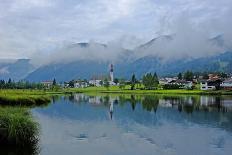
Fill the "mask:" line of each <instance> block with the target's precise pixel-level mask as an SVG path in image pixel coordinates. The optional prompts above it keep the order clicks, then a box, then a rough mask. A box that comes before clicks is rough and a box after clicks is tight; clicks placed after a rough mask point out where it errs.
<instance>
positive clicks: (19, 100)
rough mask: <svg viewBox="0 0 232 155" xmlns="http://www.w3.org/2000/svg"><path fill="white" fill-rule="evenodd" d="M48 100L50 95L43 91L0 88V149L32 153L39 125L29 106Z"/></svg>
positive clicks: (35, 144)
mask: <svg viewBox="0 0 232 155" xmlns="http://www.w3.org/2000/svg"><path fill="white" fill-rule="evenodd" d="M50 101H51V96H50V95H48V94H47V93H46V92H44V91H39V90H0V150H6V152H9V150H10V151H13V150H15V152H17V153H18V152H22V154H34V153H35V152H36V150H37V142H38V132H39V129H38V128H39V126H38V124H37V123H36V122H35V121H34V120H33V117H32V115H31V113H30V111H29V108H32V107H35V106H44V105H48V104H49V103H50ZM7 148H9V149H7Z"/></svg>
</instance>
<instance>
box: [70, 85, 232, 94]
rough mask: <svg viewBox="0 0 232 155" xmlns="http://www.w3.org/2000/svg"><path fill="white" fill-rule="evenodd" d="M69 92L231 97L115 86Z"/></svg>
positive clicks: (200, 91) (222, 92)
mask: <svg viewBox="0 0 232 155" xmlns="http://www.w3.org/2000/svg"><path fill="white" fill-rule="evenodd" d="M66 91H69V92H77V93H90V92H92V93H118V94H149V95H155V94H171V95H175V94H176V95H178V94H186V95H232V91H225V90H217V91H216V90H212V91H205V90H185V89H176V90H138V89H137V90H129V89H123V90H122V89H119V87H117V86H112V87H109V88H108V89H107V88H105V87H87V88H69V89H66Z"/></svg>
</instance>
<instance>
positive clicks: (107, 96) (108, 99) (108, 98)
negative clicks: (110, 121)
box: [103, 95, 110, 106]
mask: <svg viewBox="0 0 232 155" xmlns="http://www.w3.org/2000/svg"><path fill="white" fill-rule="evenodd" d="M109 102H110V96H109V95H106V96H104V97H103V104H104V105H105V106H107V105H108V104H109Z"/></svg>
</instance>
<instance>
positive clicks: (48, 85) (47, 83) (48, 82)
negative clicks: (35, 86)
mask: <svg viewBox="0 0 232 155" xmlns="http://www.w3.org/2000/svg"><path fill="white" fill-rule="evenodd" d="M41 84H42V85H43V86H44V87H45V88H51V86H52V84H53V81H50V80H47V81H42V82H41Z"/></svg>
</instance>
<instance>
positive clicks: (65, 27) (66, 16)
mask: <svg viewBox="0 0 232 155" xmlns="http://www.w3.org/2000/svg"><path fill="white" fill-rule="evenodd" d="M231 14H232V2H231V0H221V1H218V0H204V1H202V0H186V1H183V0H167V1H161V0H115V1H108V0H85V1H83V0H56V1H54V0H20V1H19V0H1V4H0V56H1V58H35V55H37V57H39V56H50V55H51V57H54V55H57V56H55V57H57V60H61V59H62V58H65V59H67V61H68V59H70V60H72V58H73V54H72V53H75V54H74V55H75V56H78V57H81V58H85V57H87V56H86V54H85V53H86V52H84V51H83V49H80V50H79V49H78V50H75V52H61V51H62V49H65V48H66V45H67V42H71V43H73V42H75V43H76V42H86V41H87V42H88V41H89V40H94V41H95V42H101V43H105V44H106V43H107V44H108V43H109V44H110V43H112V42H113V43H112V44H114V46H112V47H114V48H115V49H112V48H109V49H110V50H108V51H107V52H106V51H104V50H102V49H98V48H100V47H96V50H94V49H92V46H91V50H90V51H91V52H90V51H88V52H90V53H91V54H92V58H94V57H95V58H96V59H100V60H102V59H103V58H102V57H101V55H106V56H105V59H109V58H119V57H120V55H121V54H122V52H121V50H119V49H122V48H129V49H134V48H135V47H136V45H137V46H138V45H139V44H142V43H145V42H147V41H149V40H151V39H152V38H156V37H159V36H162V35H173V36H175V39H174V40H173V41H170V42H165V41H161V40H160V41H158V42H160V43H158V42H157V43H156V44H155V45H153V46H152V48H150V49H149V50H145V51H142V52H141V51H140V52H138V53H135V55H136V56H137V57H141V56H146V55H158V56H160V57H165V58H170V57H171V58H172V57H173V56H175V57H183V56H189V57H199V56H205V55H211V54H215V53H217V52H222V51H224V50H230V49H231V48H232V47H231V45H232V31H231V30H230V25H231V24H232V19H231V18H230V17H231ZM217 35H223V40H224V43H223V47H217V46H215V45H211V44H210V43H208V42H207V40H208V39H209V38H213V37H215V36H217ZM63 45H64V47H62V46H63ZM116 45H117V46H118V47H116ZM110 46H111V45H110ZM94 47H95V46H94ZM65 50H66V49H65ZM76 51H77V52H76ZM118 51H119V52H118ZM54 52H57V54H54ZM88 52H87V53H88ZM95 52H96V53H95ZM61 53H63V54H61ZM76 53H79V54H81V55H77V54H76ZM68 54H70V55H69V56H68ZM59 55H60V56H61V57H60V58H58V56H59ZM48 60H51V59H48ZM52 60H54V59H53V58H52ZM35 61H37V60H34V62H35ZM54 61H55V60H54ZM37 62H39V61H37Z"/></svg>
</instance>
